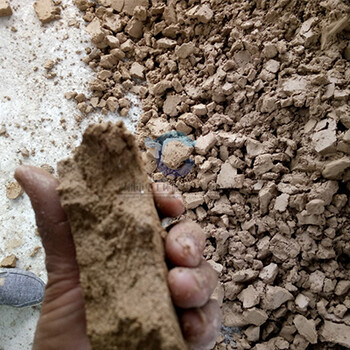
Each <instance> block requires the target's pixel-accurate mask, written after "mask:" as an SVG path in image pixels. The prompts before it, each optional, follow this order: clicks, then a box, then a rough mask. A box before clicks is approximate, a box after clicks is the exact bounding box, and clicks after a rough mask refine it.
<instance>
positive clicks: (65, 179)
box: [58, 122, 186, 350]
mask: <svg viewBox="0 0 350 350" xmlns="http://www.w3.org/2000/svg"><path fill="white" fill-rule="evenodd" d="M58 173H59V176H60V180H61V185H60V186H59V193H60V196H61V202H62V205H63V207H64V209H65V210H66V212H67V214H68V217H69V220H70V222H71V227H72V233H73V237H74V242H75V245H76V251H77V260H78V263H79V267H80V280H81V284H82V287H83V293H84V297H85V305H86V317H87V333H88V336H89V339H90V343H91V346H92V349H93V350H102V349H103V350H108V349H118V350H123V349H125V350H132V349H143V350H147V349H149V350H151V349H152V350H154V349H159V350H184V349H186V345H185V343H184V340H183V337H182V333H181V330H180V327H179V323H178V320H177V316H176V313H175V310H174V307H173V304H172V301H171V297H170V293H169V290H168V287H167V279H166V278H167V268H166V265H165V262H164V250H163V242H162V234H163V233H164V231H163V228H162V226H161V223H160V220H159V218H158V214H157V211H156V208H155V206H154V202H153V197H152V193H151V189H150V183H149V180H148V177H147V174H146V172H145V170H144V167H143V162H142V159H141V156H140V153H139V151H138V148H137V146H136V143H135V139H134V137H133V136H132V135H131V134H130V133H129V132H128V131H127V130H126V128H125V126H124V125H123V123H122V122H118V123H117V124H111V123H105V124H96V125H91V126H90V127H88V129H87V131H86V132H85V134H84V136H83V141H82V144H81V146H80V147H78V148H77V149H76V151H75V153H74V157H73V158H72V159H68V160H64V161H62V162H60V163H59V166H58Z"/></svg>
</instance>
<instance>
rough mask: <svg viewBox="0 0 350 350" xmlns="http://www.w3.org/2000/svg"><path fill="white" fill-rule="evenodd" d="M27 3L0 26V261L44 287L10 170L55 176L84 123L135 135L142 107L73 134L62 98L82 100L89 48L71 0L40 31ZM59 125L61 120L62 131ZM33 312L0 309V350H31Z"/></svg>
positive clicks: (29, 223)
mask: <svg viewBox="0 0 350 350" xmlns="http://www.w3.org/2000/svg"><path fill="white" fill-rule="evenodd" d="M33 3H34V1H22V0H10V4H11V7H12V9H13V12H14V14H13V15H12V16H11V17H9V18H0V128H1V127H2V126H4V127H5V128H6V130H7V133H8V135H9V136H8V137H5V136H0V260H1V259H2V258H3V257H5V256H7V255H9V254H15V255H16V256H17V257H18V261H17V267H19V268H23V269H29V270H30V271H32V272H33V273H35V274H37V275H38V276H40V277H41V278H42V279H43V280H46V272H45V267H44V252H43V250H42V249H41V250H40V251H39V253H38V254H37V255H36V256H35V257H30V254H31V253H32V251H33V249H34V247H36V246H40V245H41V243H40V239H39V237H37V236H36V235H35V222H34V216H33V213H32V210H31V207H30V203H29V200H28V198H27V197H26V196H25V195H23V196H21V197H20V198H18V199H16V200H9V199H7V198H6V185H7V184H8V183H9V182H11V181H13V180H14V179H13V173H14V170H15V168H16V167H17V166H18V165H19V164H21V163H23V164H31V165H35V166H41V165H43V164H48V165H50V166H52V167H53V168H55V169H56V162H57V161H58V160H60V159H62V158H65V157H67V156H69V155H70V153H71V151H72V149H73V148H74V147H75V146H76V145H77V144H78V143H79V140H80V137H81V134H82V132H83V130H84V129H85V128H86V126H87V125H88V124H89V123H91V122H94V121H97V120H98V119H101V118H102V119H104V120H112V121H115V120H117V119H122V120H124V121H126V124H127V125H128V127H129V128H130V129H131V130H134V126H135V122H136V121H137V117H138V115H139V114H140V107H138V102H137V100H136V98H133V102H134V103H135V104H134V107H133V108H132V110H131V111H130V115H129V116H128V117H127V118H120V117H118V116H117V115H112V114H109V115H108V116H102V115H99V114H98V113H93V114H91V115H89V116H88V117H86V118H85V119H84V121H83V122H82V124H81V125H80V126H78V125H77V123H76V122H75V119H74V115H75V114H79V112H78V111H77V109H76V104H75V103H74V102H72V101H68V100H66V99H65V98H64V97H63V94H64V93H65V92H67V91H77V92H84V93H86V94H88V82H89V80H91V78H92V77H93V72H92V71H91V70H90V69H89V67H87V66H86V65H85V64H84V63H82V62H81V61H80V60H81V58H83V57H84V55H85V51H84V48H85V47H87V46H89V45H90V42H89V37H88V35H87V34H86V33H85V30H84V23H83V21H82V20H81V19H80V15H79V12H78V10H77V9H76V8H75V7H74V6H73V5H72V0H63V1H62V5H63V10H62V19H60V20H58V21H55V22H52V23H49V24H46V25H45V26H42V25H41V23H40V22H39V20H38V19H37V17H36V15H35V12H34V9H33ZM71 19H78V20H79V22H80V28H75V27H74V26H71V27H69V26H68V22H69V20H71ZM11 28H13V29H12V30H11ZM49 58H51V59H53V60H56V59H59V63H58V64H57V65H56V66H55V67H54V68H53V72H55V73H57V77H56V78H54V79H47V78H46V71H45V69H44V68H43V65H44V63H45V62H46V60H47V59H49ZM35 67H38V69H37V70H36V71H34V69H35ZM61 119H65V121H66V122H65V123H64V124H65V125H66V129H64V128H63V124H62V123H61ZM24 148H26V149H27V150H28V151H29V152H30V156H29V157H28V158H26V157H24V156H23V155H22V153H21V150H23V149H24ZM39 312H40V308H39V307H33V308H28V309H22V310H15V309H11V308H6V307H0V350H27V349H30V348H31V344H32V341H33V335H34V331H35V325H36V322H37V319H38V316H39Z"/></svg>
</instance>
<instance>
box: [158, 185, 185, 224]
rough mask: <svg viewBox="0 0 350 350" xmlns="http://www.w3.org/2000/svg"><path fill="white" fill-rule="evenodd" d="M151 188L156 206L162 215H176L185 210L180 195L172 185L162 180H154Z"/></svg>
mask: <svg viewBox="0 0 350 350" xmlns="http://www.w3.org/2000/svg"><path fill="white" fill-rule="evenodd" d="M152 189H153V197H154V201H155V204H156V207H157V209H158V210H159V212H160V213H161V214H162V215H164V216H170V217H176V216H180V215H181V214H182V213H183V212H184V211H185V207H184V203H183V200H182V196H181V194H180V193H179V192H178V191H177V190H176V188H175V187H174V186H171V185H169V184H168V183H164V182H154V183H152Z"/></svg>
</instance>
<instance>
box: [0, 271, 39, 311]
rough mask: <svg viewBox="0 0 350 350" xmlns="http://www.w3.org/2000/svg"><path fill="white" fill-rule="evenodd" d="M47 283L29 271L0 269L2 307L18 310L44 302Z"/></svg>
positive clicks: (0, 303)
mask: <svg viewBox="0 0 350 350" xmlns="http://www.w3.org/2000/svg"><path fill="white" fill-rule="evenodd" d="M44 293H45V283H44V282H43V281H42V280H41V279H40V278H39V277H37V276H36V275H34V274H33V273H31V272H29V271H23V270H19V269H0V305H6V306H11V307H16V308H21V307H26V306H34V305H38V304H40V303H41V302H42V300H43V298H44Z"/></svg>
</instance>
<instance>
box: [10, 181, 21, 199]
mask: <svg viewBox="0 0 350 350" xmlns="http://www.w3.org/2000/svg"><path fill="white" fill-rule="evenodd" d="M22 194H23V189H22V187H21V185H20V184H19V183H18V182H16V181H15V182H10V183H9V184H8V185H7V186H6V197H7V198H8V199H17V198H18V197H19V196H21V195H22Z"/></svg>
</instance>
